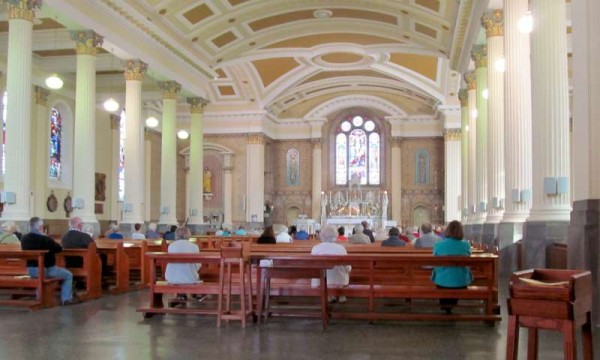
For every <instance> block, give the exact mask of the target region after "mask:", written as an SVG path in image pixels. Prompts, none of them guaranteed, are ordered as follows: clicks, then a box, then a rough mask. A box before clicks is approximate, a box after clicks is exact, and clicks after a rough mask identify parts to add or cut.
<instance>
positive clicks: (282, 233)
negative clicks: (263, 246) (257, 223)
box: [275, 225, 292, 244]
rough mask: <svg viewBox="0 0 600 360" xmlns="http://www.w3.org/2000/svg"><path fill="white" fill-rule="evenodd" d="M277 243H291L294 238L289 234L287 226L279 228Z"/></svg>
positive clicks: (276, 237)
mask: <svg viewBox="0 0 600 360" xmlns="http://www.w3.org/2000/svg"><path fill="white" fill-rule="evenodd" d="M275 241H276V242H277V243H278V244H279V243H284V244H285V243H288V244H289V243H291V242H292V237H291V236H290V234H288V228H287V226H285V225H281V226H280V227H279V231H278V232H277V236H275Z"/></svg>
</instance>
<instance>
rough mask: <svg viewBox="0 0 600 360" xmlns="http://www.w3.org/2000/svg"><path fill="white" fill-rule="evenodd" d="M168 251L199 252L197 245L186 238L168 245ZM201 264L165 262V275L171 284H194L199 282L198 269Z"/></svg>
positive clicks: (171, 252)
mask: <svg viewBox="0 0 600 360" xmlns="http://www.w3.org/2000/svg"><path fill="white" fill-rule="evenodd" d="M169 253H170V254H173V253H190V254H194V253H200V249H199V248H198V245H196V244H192V243H191V242H189V241H188V240H177V241H175V242H173V243H172V244H171V245H169ZM200 266H201V264H167V271H166V273H165V277H166V279H167V282H169V283H171V284H194V283H197V282H199V281H200V280H199V279H200V278H199V276H198V270H200Z"/></svg>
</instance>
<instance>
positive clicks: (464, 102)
mask: <svg viewBox="0 0 600 360" xmlns="http://www.w3.org/2000/svg"><path fill="white" fill-rule="evenodd" d="M458 100H460V107H467V106H469V90H467V89H460V90H458Z"/></svg>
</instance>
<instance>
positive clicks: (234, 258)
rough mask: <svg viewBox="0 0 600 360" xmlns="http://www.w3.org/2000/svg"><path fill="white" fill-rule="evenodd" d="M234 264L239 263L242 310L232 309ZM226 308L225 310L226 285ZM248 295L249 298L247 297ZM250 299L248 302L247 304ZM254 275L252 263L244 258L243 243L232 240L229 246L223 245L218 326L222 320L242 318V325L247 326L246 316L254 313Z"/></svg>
mask: <svg viewBox="0 0 600 360" xmlns="http://www.w3.org/2000/svg"><path fill="white" fill-rule="evenodd" d="M232 265H237V268H238V270H239V273H238V277H237V280H238V284H237V286H239V294H240V310H239V311H232V309H231V297H232V294H231V287H232V269H231V268H232ZM225 285H227V292H226V293H225V302H226V303H225V310H224V311H223V294H224V291H223V290H224V287H225ZM246 296H247V299H246ZM246 301H248V304H246ZM252 307H253V304H252V275H251V268H250V263H249V262H248V261H246V259H245V258H244V247H243V246H242V244H241V243H236V242H231V243H229V244H228V246H223V247H221V265H220V269H219V304H218V307H217V327H221V320H223V319H224V320H241V322H242V327H246V318H247V317H248V315H251V314H252V311H253V309H252Z"/></svg>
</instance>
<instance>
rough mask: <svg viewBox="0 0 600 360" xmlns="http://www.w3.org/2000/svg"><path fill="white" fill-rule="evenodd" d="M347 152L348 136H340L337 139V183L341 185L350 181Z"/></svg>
mask: <svg viewBox="0 0 600 360" xmlns="http://www.w3.org/2000/svg"><path fill="white" fill-rule="evenodd" d="M347 152H348V150H347V146H346V135H345V134H338V135H337V136H336V137H335V183H336V184H339V185H346V180H347V179H348V175H347V174H348V166H347V164H346V155H347Z"/></svg>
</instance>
